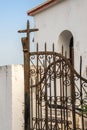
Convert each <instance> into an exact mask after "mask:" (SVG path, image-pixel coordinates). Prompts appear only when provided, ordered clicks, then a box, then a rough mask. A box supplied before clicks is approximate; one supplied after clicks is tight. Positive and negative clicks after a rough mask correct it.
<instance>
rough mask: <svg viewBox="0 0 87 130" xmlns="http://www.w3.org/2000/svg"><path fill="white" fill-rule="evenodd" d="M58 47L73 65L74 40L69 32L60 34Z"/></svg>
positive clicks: (65, 31)
mask: <svg viewBox="0 0 87 130" xmlns="http://www.w3.org/2000/svg"><path fill="white" fill-rule="evenodd" d="M58 46H59V49H60V50H61V53H63V55H67V58H69V59H70V61H71V63H72V64H74V38H73V35H72V33H71V32H70V31H69V30H64V31H63V32H61V33H60V35H59V39H58Z"/></svg>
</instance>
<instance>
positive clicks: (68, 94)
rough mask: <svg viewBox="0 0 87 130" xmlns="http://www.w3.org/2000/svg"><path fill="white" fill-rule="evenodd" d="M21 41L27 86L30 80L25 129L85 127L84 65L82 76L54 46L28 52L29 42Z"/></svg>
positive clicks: (74, 129) (72, 129) (86, 93)
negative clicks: (27, 45)
mask: <svg viewBox="0 0 87 130" xmlns="http://www.w3.org/2000/svg"><path fill="white" fill-rule="evenodd" d="M27 40H29V39H28V37H27ZM22 43H23V49H24V58H25V59H24V61H25V80H26V79H27V80H26V81H25V85H26V86H27V84H28V83H29V84H28V86H27V87H26V88H25V130H29V129H32V130H86V129H87V125H86V124H87V113H86V111H85V108H86V100H87V99H86V96H87V80H86V79H84V78H83V77H82V76H81V64H80V75H79V74H78V73H77V72H76V71H75V70H74V68H73V66H72V65H71V63H70V59H68V58H67V57H66V56H63V54H59V53H56V52H55V51H54V45H53V49H52V51H47V48H46V44H45V50H44V51H43V52H41V51H39V50H38V44H37V49H36V52H29V51H28V49H27V50H26V47H25V44H27V43H28V42H24V41H22ZM26 57H27V58H26ZM26 63H27V65H26ZM80 63H81V62H80ZM26 67H27V69H26ZM26 108H27V109H26Z"/></svg>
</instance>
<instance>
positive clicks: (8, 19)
mask: <svg viewBox="0 0 87 130" xmlns="http://www.w3.org/2000/svg"><path fill="white" fill-rule="evenodd" d="M42 2H44V0H0V66H2V65H11V64H23V53H22V45H21V37H22V36H25V35H24V34H23V35H22V34H18V33H17V31H18V30H20V29H25V28H26V21H27V20H30V25H31V27H33V24H34V23H33V18H32V17H29V16H27V11H28V10H29V9H31V8H33V7H35V6H36V5H38V4H40V3H42ZM32 50H33V48H32Z"/></svg>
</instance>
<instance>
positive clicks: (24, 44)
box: [18, 21, 38, 130]
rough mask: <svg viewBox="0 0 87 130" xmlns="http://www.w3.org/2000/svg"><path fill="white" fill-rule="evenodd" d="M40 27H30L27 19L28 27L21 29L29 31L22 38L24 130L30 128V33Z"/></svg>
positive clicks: (21, 31) (25, 31) (20, 31)
mask: <svg viewBox="0 0 87 130" xmlns="http://www.w3.org/2000/svg"><path fill="white" fill-rule="evenodd" d="M34 31H38V29H30V24H29V21H27V29H25V30H19V31H18V32H19V33H27V36H26V37H23V38H21V42H22V47H23V52H24V130H30V33H31V32H34Z"/></svg>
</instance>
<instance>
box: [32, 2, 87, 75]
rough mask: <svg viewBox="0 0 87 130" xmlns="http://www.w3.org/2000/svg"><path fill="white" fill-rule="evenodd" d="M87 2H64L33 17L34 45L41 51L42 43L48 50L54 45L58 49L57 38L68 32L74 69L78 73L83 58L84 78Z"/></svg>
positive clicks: (86, 57) (86, 50) (86, 43)
mask: <svg viewBox="0 0 87 130" xmlns="http://www.w3.org/2000/svg"><path fill="white" fill-rule="evenodd" d="M86 12H87V0H64V1H62V2H60V3H58V4H56V5H55V6H53V7H51V8H49V9H47V10H45V11H42V12H40V13H38V14H36V15H35V16H34V20H35V27H37V28H39V31H38V32H35V43H37V42H38V43H39V45H40V47H39V49H40V50H43V48H44V43H45V42H47V44H48V48H49V49H51V44H52V43H55V49H56V51H57V52H58V50H59V49H60V43H59V42H58V41H59V36H60V34H61V33H62V32H63V31H64V30H68V31H70V32H71V33H72V35H73V37H74V52H75V68H76V70H77V71H78V72H79V67H78V66H79V59H80V56H81V55H82V57H83V76H85V77H87V76H86V73H85V72H86V67H87V38H86V37H87V13H86ZM58 48H59V49H58Z"/></svg>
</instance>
